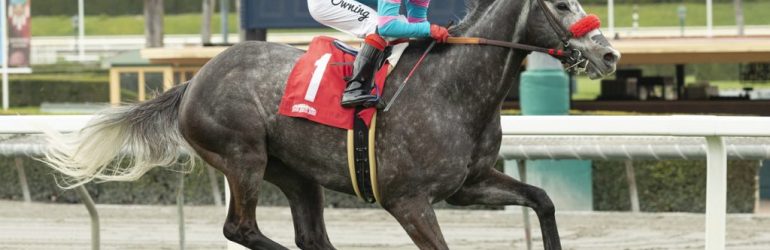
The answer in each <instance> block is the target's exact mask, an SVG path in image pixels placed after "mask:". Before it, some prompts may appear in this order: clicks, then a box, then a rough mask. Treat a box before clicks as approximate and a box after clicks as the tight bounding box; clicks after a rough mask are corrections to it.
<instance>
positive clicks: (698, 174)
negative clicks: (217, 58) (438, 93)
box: [0, 157, 759, 213]
mask: <svg viewBox="0 0 770 250" xmlns="http://www.w3.org/2000/svg"><path fill="white" fill-rule="evenodd" d="M13 164H14V161H13V158H12V157H0V199H11V200H21V199H22V193H21V188H20V186H19V180H18V173H17V172H16V168H15V167H14V165H13ZM24 165H25V167H24V169H25V171H26V174H27V178H28V180H29V184H30V189H31V194H32V198H33V200H35V201H41V202H59V203H77V202H79V201H80V200H79V198H78V196H77V194H76V193H75V192H74V191H71V190H61V189H59V188H58V187H57V185H56V183H55V179H54V176H56V174H55V173H53V172H52V170H50V169H49V168H48V167H46V166H44V165H43V164H42V163H40V162H37V161H33V160H31V159H29V158H25V160H24ZM634 165H635V169H636V178H637V185H638V191H639V199H640V205H641V209H642V211H646V212H674V211H676V212H703V211H704V203H705V200H706V199H705V181H706V180H705V170H706V169H705V162H703V161H660V162H656V161H637V162H634ZM758 167H759V162H758V161H730V163H729V170H728V194H727V195H728V196H727V202H728V207H727V210H728V212H733V213H735V212H740V213H747V212H752V211H753V206H754V188H755V179H754V178H755V177H756V173H757V170H758ZM217 176H218V177H217V181H218V182H219V185H220V187H221V185H222V176H221V175H220V174H219V173H218V172H217ZM625 176H626V175H625V167H624V165H623V162H619V161H594V166H593V191H594V194H593V197H594V201H593V203H594V209H595V210H599V211H608V210H609V211H628V210H630V203H629V199H628V196H629V195H628V184H627V182H626V177H625ZM179 178H180V173H178V172H174V171H170V170H168V169H164V168H156V169H153V170H151V171H150V172H148V173H147V174H146V175H145V176H143V177H142V178H141V179H139V180H138V181H136V182H107V183H99V184H88V185H87V188H88V190H89V191H90V193H91V195H92V196H93V198H94V200H95V201H96V202H97V203H100V204H165V205H168V204H175V203H176V192H177V185H178V182H179ZM184 178H185V204H189V205H202V204H214V199H213V195H212V193H211V186H210V185H211V184H210V183H209V178H208V175H207V173H206V171H205V169H204V168H203V167H200V166H199V167H196V168H194V169H193V170H192V171H191V172H190V173H188V174H186V175H185V177H184ZM264 184H265V185H263V186H262V190H261V191H260V200H259V204H260V205H268V206H288V201H287V200H286V198H285V197H284V196H283V194H282V193H281V192H280V191H279V190H278V189H277V188H276V187H275V186H273V185H272V184H269V183H266V182H265V183H264ZM220 191H222V192H224V190H223V189H221V190H220ZM222 197H224V195H222ZM326 204H327V206H330V207H348V208H349V207H358V208H361V207H377V205H374V204H366V203H363V202H361V201H359V200H357V199H356V197H354V196H350V195H347V194H342V193H338V192H334V191H330V190H326ZM437 207H441V208H446V207H451V208H458V207H452V206H448V205H446V204H445V203H439V204H437ZM462 208H468V209H500V207H494V206H492V207H485V206H470V207H462Z"/></svg>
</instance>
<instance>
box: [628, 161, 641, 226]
mask: <svg viewBox="0 0 770 250" xmlns="http://www.w3.org/2000/svg"><path fill="white" fill-rule="evenodd" d="M625 163H626V179H627V180H628V193H629V200H631V211H632V212H634V213H638V212H639V210H640V209H639V193H638V192H637V191H636V173H635V172H634V162H633V161H631V160H626V161H625Z"/></svg>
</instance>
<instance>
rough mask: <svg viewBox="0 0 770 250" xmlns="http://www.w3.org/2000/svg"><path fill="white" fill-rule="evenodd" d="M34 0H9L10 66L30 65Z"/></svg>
mask: <svg viewBox="0 0 770 250" xmlns="http://www.w3.org/2000/svg"><path fill="white" fill-rule="evenodd" d="M30 1H32V0H8V13H6V21H7V22H6V23H7V24H8V66H9V67H29V50H30V37H31V33H30V30H29V29H30V22H31V21H30V12H29V6H30Z"/></svg>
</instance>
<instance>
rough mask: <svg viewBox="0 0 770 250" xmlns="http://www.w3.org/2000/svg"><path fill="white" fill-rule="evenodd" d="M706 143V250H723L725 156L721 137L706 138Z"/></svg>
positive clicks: (725, 181)
mask: <svg viewBox="0 0 770 250" xmlns="http://www.w3.org/2000/svg"><path fill="white" fill-rule="evenodd" d="M706 143H707V148H708V151H707V154H708V155H707V157H706V250H723V249H725V224H726V212H727V154H726V153H725V143H724V141H723V140H722V137H719V136H708V137H706Z"/></svg>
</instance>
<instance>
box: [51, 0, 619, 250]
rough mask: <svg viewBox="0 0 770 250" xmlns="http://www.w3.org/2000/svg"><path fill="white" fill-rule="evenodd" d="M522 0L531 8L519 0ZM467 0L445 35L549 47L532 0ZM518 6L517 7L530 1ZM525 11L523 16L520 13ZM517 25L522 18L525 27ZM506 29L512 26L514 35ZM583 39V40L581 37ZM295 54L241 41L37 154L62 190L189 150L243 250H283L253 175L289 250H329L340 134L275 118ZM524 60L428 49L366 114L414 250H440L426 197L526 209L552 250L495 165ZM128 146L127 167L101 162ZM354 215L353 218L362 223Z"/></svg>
mask: <svg viewBox="0 0 770 250" xmlns="http://www.w3.org/2000/svg"><path fill="white" fill-rule="evenodd" d="M530 1H531V2H530ZM530 1H524V0H478V1H468V5H469V9H468V14H467V16H466V17H465V18H464V19H463V20H462V21H461V22H460V23H459V24H458V25H457V26H455V27H454V28H452V30H451V33H452V34H454V35H455V36H468V37H484V38H488V39H496V40H503V41H513V42H520V43H523V44H529V45H535V46H540V47H546V48H555V47H559V46H560V44H561V42H560V39H559V37H557V36H556V33H555V32H554V27H552V25H549V23H548V21H547V20H546V19H545V17H544V12H543V11H540V10H539V9H540V8H541V7H542V6H540V3H543V2H540V1H536V0H530ZM544 3H546V4H547V5H549V7H550V8H551V9H552V10H553V12H554V13H555V16H556V18H557V19H558V22H560V23H561V25H563V26H564V27H569V25H570V24H572V23H574V22H575V21H577V20H579V19H580V18H582V17H583V16H585V15H586V14H585V12H584V11H583V9H582V8H581V7H580V4H579V3H578V2H577V1H576V0H546V1H545V2H544ZM530 4H531V8H527V9H526V10H527V11H522V9H523V7H522V6H523V5H530ZM520 15H524V18H519V16H520ZM519 20H522V21H526V23H523V22H520V21H519ZM517 29H518V30H517ZM592 37H593V39H592ZM427 44H428V43H427V42H417V43H415V44H413V46H410V48H409V49H408V50H407V51H406V52H405V53H404V55H403V57H402V59H401V61H400V63H399V65H398V66H397V67H396V68H395V70H394V71H393V73H392V74H391V76H390V78H389V79H388V85H387V86H388V87H387V88H386V89H385V90H384V98H385V99H389V98H390V97H392V96H393V94H394V92H395V89H396V88H397V87H398V83H400V82H401V81H402V80H403V79H404V77H405V76H406V75H407V73H408V71H409V70H410V68H411V66H412V65H414V63H415V61H416V60H417V59H418V57H419V55H420V54H421V52H422V51H423V50H424V49H425V47H426V46H427ZM571 44H572V46H573V48H575V49H578V50H580V51H582V52H583V53H582V54H583V56H584V57H585V58H586V59H588V60H589V61H590V63H589V65H588V67H587V70H588V71H587V72H588V75H589V76H591V77H592V78H598V77H601V76H604V75H606V74H609V73H611V72H613V71H614V69H615V64H616V61H617V60H618V58H619V54H618V52H617V51H615V50H614V49H612V48H611V47H610V45H609V44H608V43H607V42H606V40H603V37H601V34H600V33H599V32H598V31H594V34H592V35H590V36H585V37H583V38H580V39H573V40H572V41H571ZM302 54H303V51H302V50H299V49H297V48H294V47H291V46H287V45H283V44H274V43H265V42H243V43H240V44H237V45H234V46H232V47H231V48H229V49H227V50H225V51H224V52H222V53H221V54H219V55H218V56H216V57H215V58H213V59H211V61H209V62H208V63H207V64H206V65H204V66H203V67H202V68H201V69H200V72H198V74H197V75H196V76H195V77H194V78H193V79H192V80H191V81H190V82H189V83H188V84H183V85H180V86H177V87H174V88H173V89H171V90H170V91H168V92H166V93H164V94H163V95H161V96H159V97H157V98H155V99H153V100H150V101H147V102H144V103H141V104H137V105H132V106H127V107H123V108H119V109H114V110H112V111H109V112H108V113H105V114H103V115H100V116H97V118H96V119H95V120H94V121H92V122H91V123H90V126H88V127H87V128H85V129H84V130H82V131H80V132H79V133H77V134H74V135H70V137H60V136H57V135H53V137H52V139H51V142H52V143H55V144H53V146H52V147H51V150H50V152H49V153H48V154H47V156H46V161H47V162H48V163H49V164H50V165H51V166H52V167H54V168H56V169H57V170H59V171H61V172H63V173H64V174H65V175H66V176H68V179H67V180H68V181H69V182H68V184H71V185H78V184H82V183H85V182H88V181H91V180H94V179H97V180H107V181H111V180H123V181H125V180H135V179H137V178H139V177H140V176H141V175H142V174H144V173H145V172H146V171H148V170H149V169H151V168H153V167H155V166H166V165H170V164H173V163H175V162H176V161H177V159H178V157H179V155H180V154H179V153H180V152H179V148H180V146H181V147H188V148H191V149H192V150H194V152H195V153H197V155H198V156H200V157H201V158H202V159H203V160H205V161H206V162H208V163H209V164H210V165H211V166H213V167H215V168H216V169H219V170H220V171H222V173H224V175H225V176H226V178H227V180H228V181H229V184H230V192H231V194H232V200H231V202H230V210H229V212H228V215H227V219H226V221H225V225H224V235H225V236H226V237H227V238H228V239H230V240H232V241H235V242H238V243H240V244H242V245H244V246H247V247H250V248H253V249H283V248H284V247H282V246H281V245H279V244H278V243H276V242H274V241H272V240H270V239H268V238H267V237H265V236H264V235H263V234H262V233H261V232H260V229H259V228H258V227H257V223H256V219H255V209H256V206H257V197H258V192H259V187H260V183H261V182H262V180H266V181H268V182H271V183H273V184H275V185H277V186H278V187H279V188H280V189H281V191H283V193H284V194H285V195H286V197H287V198H288V200H289V202H290V204H291V212H292V217H293V220H294V228H295V231H296V244H297V246H299V247H300V248H303V249H333V248H334V247H333V246H332V244H331V243H330V242H329V239H328V236H327V234H326V229H325V226H324V220H323V207H324V205H323V194H322V187H325V188H329V189H332V190H335V191H339V192H343V193H348V194H353V193H354V191H353V189H352V186H351V180H350V177H349V176H348V167H347V158H346V149H345V143H346V136H345V133H346V132H345V131H343V130H341V129H337V128H332V127H327V126H324V125H319V124H316V123H313V122H309V121H307V120H304V119H297V118H289V117H285V116H280V115H278V114H277V113H278V112H277V110H278V104H279V102H280V100H281V96H282V94H283V89H284V85H285V81H286V79H287V76H288V74H289V72H290V71H291V69H292V66H293V64H294V62H295V61H296V60H297V58H298V57H299V56H300V55H302ZM527 54H528V52H526V51H522V50H511V49H507V48H501V47H494V46H478V45H447V44H440V45H438V46H436V48H435V49H434V50H433V51H432V52H431V53H430V54H429V55H428V58H427V59H426V60H425V63H424V64H423V65H422V66H421V68H420V69H419V70H418V72H417V73H416V74H415V75H414V76H413V77H412V78H413V79H412V83H411V84H415V85H417V84H419V85H421V86H420V87H419V88H418V87H413V88H409V89H408V90H407V91H405V92H404V93H403V94H402V95H401V97H400V98H399V99H398V101H397V102H396V103H395V105H394V106H393V108H392V109H391V111H389V112H386V113H380V114H379V116H378V119H377V120H378V121H379V124H378V128H377V134H376V142H377V148H376V152H377V159H376V161H377V165H378V166H379V170H378V171H379V172H378V173H379V185H380V186H379V188H380V192H381V200H380V201H379V203H380V204H381V205H382V207H383V208H384V209H385V210H387V211H388V212H389V213H390V214H391V215H393V217H395V218H396V220H398V222H399V223H400V224H401V225H402V227H403V228H404V230H406V232H407V233H408V234H409V236H410V237H411V238H412V240H413V241H414V243H415V244H416V245H417V246H418V247H419V248H421V249H447V245H446V242H445V241H444V238H443V236H442V234H441V230H440V228H439V225H438V223H437V221H436V217H435V214H434V212H433V208H432V207H431V204H433V203H435V202H439V201H447V202H448V203H449V204H454V205H470V204H486V205H523V206H527V207H531V208H533V209H534V211H535V212H536V214H537V216H538V218H539V220H540V225H541V230H542V235H543V241H544V245H545V249H560V248H561V245H560V242H559V235H558V231H557V229H556V221H555V218H554V206H553V204H552V203H551V201H550V199H549V198H548V196H547V195H546V193H545V192H544V191H543V190H542V189H540V188H537V187H534V186H531V185H527V184H524V183H521V182H519V181H516V180H514V179H512V178H511V177H508V176H507V175H505V174H502V173H500V172H498V171H497V170H495V169H494V168H493V165H494V162H495V160H496V158H497V156H498V150H499V148H500V141H501V131H500V107H501V103H502V102H503V98H504V97H505V95H506V93H507V92H508V89H510V87H511V83H512V82H513V81H514V79H515V78H517V77H518V75H519V65H521V63H522V61H523V59H524V57H525V56H526V55H527ZM121 150H129V151H130V152H132V154H131V155H130V156H125V157H130V160H131V163H130V164H123V165H115V164H113V163H114V162H116V160H120V159H121V157H124V156H123V155H124V154H120V152H121ZM362 223H364V222H362Z"/></svg>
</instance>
